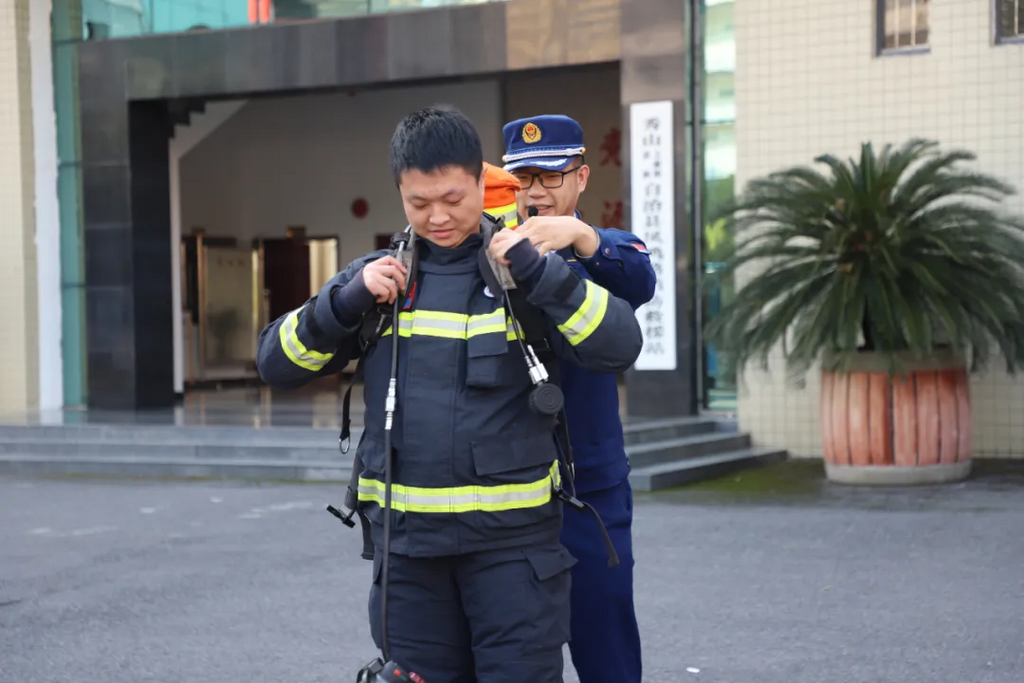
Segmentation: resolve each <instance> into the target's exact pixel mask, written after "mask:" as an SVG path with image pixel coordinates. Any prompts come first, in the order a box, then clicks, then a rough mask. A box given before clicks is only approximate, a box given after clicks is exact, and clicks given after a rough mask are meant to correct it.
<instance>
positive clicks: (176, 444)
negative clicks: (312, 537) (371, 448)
mask: <svg viewBox="0 0 1024 683" xmlns="http://www.w3.org/2000/svg"><path fill="white" fill-rule="evenodd" d="M353 436H358V434H354V435H353ZM0 444H12V445H13V444H36V445H41V446H54V447H64V446H67V445H78V444H82V445H86V446H110V447H112V448H120V447H136V448H148V447H157V446H159V447H164V448H202V447H207V448H216V447H221V448H231V447H236V448H301V449H310V448H312V449H320V448H326V449H335V450H336V449H337V448H338V435H337V434H335V435H334V436H333V437H331V438H328V439H326V440H322V441H321V440H316V439H312V438H311V439H308V440H305V439H303V440H281V439H259V440H256V439H254V440H252V441H251V442H239V441H230V440H228V439H216V440H214V439H202V438H197V439H187V438H185V439H157V438H153V437H149V438H146V437H142V438H134V439H133V438H129V437H123V436H122V437H120V438H105V439H97V438H91V439H62V438H59V437H40V438H32V437H16V438H10V437H4V436H2V435H0Z"/></svg>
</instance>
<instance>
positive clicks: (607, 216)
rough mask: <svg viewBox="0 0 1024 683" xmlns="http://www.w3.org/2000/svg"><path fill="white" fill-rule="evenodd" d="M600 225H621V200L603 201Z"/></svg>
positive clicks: (609, 226) (607, 226)
mask: <svg viewBox="0 0 1024 683" xmlns="http://www.w3.org/2000/svg"><path fill="white" fill-rule="evenodd" d="M601 225H603V226H604V227H606V228H613V227H620V226H621V225H622V200H621V199H620V200H619V201H617V202H607V201H606V202H605V203H604V212H603V213H602V214H601Z"/></svg>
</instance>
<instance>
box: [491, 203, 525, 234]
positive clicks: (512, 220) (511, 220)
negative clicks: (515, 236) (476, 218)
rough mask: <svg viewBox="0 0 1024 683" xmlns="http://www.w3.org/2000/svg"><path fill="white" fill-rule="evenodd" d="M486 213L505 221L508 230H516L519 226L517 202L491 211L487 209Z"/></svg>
mask: <svg viewBox="0 0 1024 683" xmlns="http://www.w3.org/2000/svg"><path fill="white" fill-rule="evenodd" d="M484 212H485V213H488V214H490V215H492V216H494V217H495V218H498V219H501V220H504V221H505V227H506V228H514V227H516V226H517V225H519V212H518V207H517V206H516V204H515V202H513V203H511V204H506V205H505V206H495V207H493V208H490V209H485V210H484Z"/></svg>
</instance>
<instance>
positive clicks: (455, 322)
mask: <svg viewBox="0 0 1024 683" xmlns="http://www.w3.org/2000/svg"><path fill="white" fill-rule="evenodd" d="M504 313H505V312H504V311H503V310H501V309H499V310H497V311H493V312H491V313H484V314H481V315H466V314H464V313H446V312H444V311H427V310H417V311H411V312H406V313H399V314H398V336H400V337H411V336H413V335H416V336H422V337H443V338H446V339H469V338H470V337H476V336H479V335H481V334H500V333H502V332H506V336H507V334H508V331H509V330H510V329H511V322H508V323H507V324H506V323H503V322H502V320H501V319H502V316H503V315H504ZM392 333H393V330H392V329H391V327H390V326H389V327H388V328H387V329H386V330H384V335H383V336H387V335H389V334H392ZM509 338H510V339H515V335H513V336H511V337H509Z"/></svg>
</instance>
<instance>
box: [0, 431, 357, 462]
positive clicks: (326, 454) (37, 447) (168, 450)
mask: <svg viewBox="0 0 1024 683" xmlns="http://www.w3.org/2000/svg"><path fill="white" fill-rule="evenodd" d="M337 443H338V441H337V436H335V438H334V440H333V441H331V440H324V441H322V442H320V443H306V444H302V443H298V444H294V443H286V442H277V443H275V442H270V443H266V442H263V443H253V444H241V445H238V444H227V443H216V442H214V443H173V442H158V441H143V440H135V441H123V440H113V439H111V440H106V441H71V440H63V439H52V440H51V439H21V440H14V439H7V440H0V455H3V456H10V457H16V456H38V457H46V456H52V457H60V458H68V459H77V460H90V459H95V458H104V457H107V456H110V457H119V458H120V457H123V458H134V459H140V460H143V459H150V460H167V459H170V460H182V461H184V460H211V461H235V460H238V461H245V460H254V461H261V462H287V463H298V462H304V463H305V462H339V463H344V464H346V466H347V465H348V464H350V463H351V462H352V454H353V452H354V451H355V446H354V445H353V446H352V447H350V448H349V451H348V453H347V454H344V455H343V454H342V453H341V451H340V450H339V449H338V446H337Z"/></svg>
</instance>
